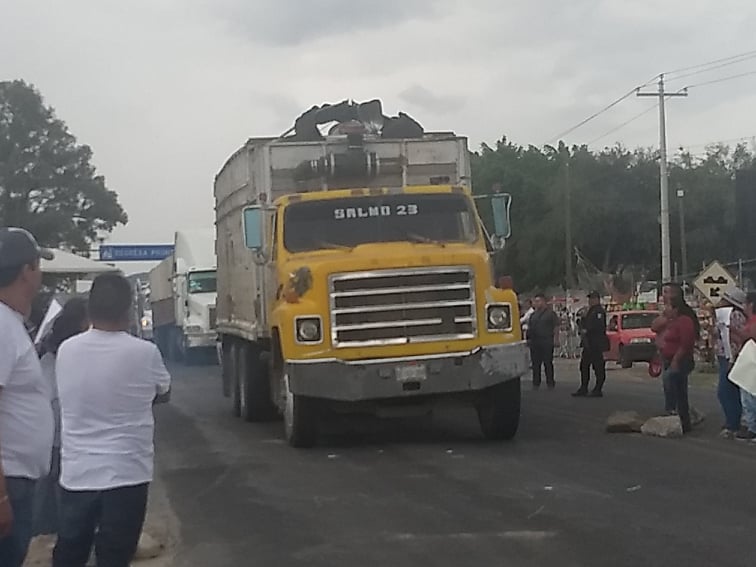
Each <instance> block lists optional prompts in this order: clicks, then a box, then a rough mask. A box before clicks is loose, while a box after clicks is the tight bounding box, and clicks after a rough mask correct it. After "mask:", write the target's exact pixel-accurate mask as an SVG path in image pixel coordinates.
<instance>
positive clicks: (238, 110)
mask: <svg viewBox="0 0 756 567" xmlns="http://www.w3.org/2000/svg"><path fill="white" fill-rule="evenodd" d="M755 29H756V2H754V1H753V0H664V1H663V2H662V1H660V0H569V1H568V0H529V1H527V0H468V1H466V2H463V1H461V0H382V1H375V0H369V1H368V0H365V1H363V0H296V1H295V0H133V1H131V2H123V1H119V2H115V1H111V0H86V1H85V0H65V1H60V0H58V1H54V0H38V1H34V2H24V1H21V0H0V79H15V78H20V79H24V80H26V81H28V82H31V83H33V84H34V85H35V86H36V87H37V88H38V89H39V90H40V91H41V92H42V94H43V96H44V97H45V100H46V102H47V103H48V104H50V105H51V106H53V107H54V108H55V109H56V111H57V114H58V116H59V117H60V118H62V119H63V120H65V121H66V123H67V124H68V126H69V128H70V130H71V132H72V133H73V134H74V135H75V136H77V138H78V139H79V141H80V142H83V143H87V144H89V145H91V146H92V148H93V151H94V161H95V164H96V166H97V168H98V171H99V172H100V173H102V174H103V175H105V177H106V179H107V182H108V186H109V187H110V188H111V189H113V190H115V191H117V192H118V194H119V196H120V199H121V202H122V204H123V205H124V207H125V208H126V210H127V212H128V214H129V217H130V222H129V224H128V226H127V227H125V228H120V229H118V230H117V231H116V232H115V233H114V234H113V235H112V237H111V239H110V241H111V242H135V243H136V242H142V243H148V242H155V243H160V242H169V241H170V240H171V237H172V233H173V231H174V230H176V229H177V228H183V227H191V226H208V227H209V226H212V220H213V210H212V207H213V200H212V180H213V176H214V175H215V173H217V171H218V170H219V168H220V167H221V165H222V164H223V162H224V161H225V159H226V158H227V157H228V156H229V155H230V154H231V153H232V152H233V151H234V150H235V149H237V148H238V147H239V146H240V145H241V144H242V143H243V142H244V141H245V140H246V138H248V137H251V136H265V135H277V134H280V133H282V132H283V131H284V130H286V129H287V128H288V127H289V126H290V125H291V124H292V121H293V119H294V118H295V117H296V116H297V115H298V114H299V113H300V112H302V111H303V110H305V109H306V108H308V107H310V106H312V105H313V104H321V103H323V102H337V101H339V100H342V99H344V98H353V99H355V100H358V101H359V100H367V99H371V98H376V97H377V98H381V99H382V100H383V103H384V111H385V112H386V113H387V114H395V113H396V112H398V111H405V112H408V113H409V114H411V115H412V116H414V117H415V118H416V119H417V120H418V121H420V122H421V123H422V124H423V125H424V126H425V127H426V129H444V130H448V129H452V130H455V131H456V132H457V133H458V134H463V135H467V136H468V137H469V138H470V144H471V146H472V147H473V148H475V147H478V146H479V144H480V143H481V142H484V141H485V142H488V143H491V144H493V143H494V142H495V141H496V140H497V139H499V138H500V137H501V136H502V135H506V136H507V137H509V138H510V139H512V140H514V141H516V142H519V143H523V144H528V143H533V144H542V143H544V142H546V141H547V140H549V139H551V138H552V137H554V136H555V135H556V134H558V133H560V132H562V131H564V130H566V129H568V128H569V127H570V126H573V125H574V124H576V123H577V122H579V121H580V120H581V119H583V118H585V117H587V116H589V115H590V114H591V113H592V112H594V111H596V110H599V109H600V108H602V107H603V106H605V105H606V104H607V103H609V102H611V101H612V100H614V99H615V98H617V97H618V96H620V95H621V94H623V93H625V92H627V91H629V90H630V89H631V88H633V87H634V86H635V85H637V84H639V83H643V82H646V81H648V80H649V79H651V78H652V77H653V76H654V75H655V74H658V73H660V72H662V71H669V70H673V69H678V68H680V67H685V66H688V65H695V64H698V63H703V62H706V61H710V60H713V59H718V58H721V57H727V56H730V55H734V54H737V53H741V52H745V51H750V50H754V49H756V36H754V30H755ZM752 70H756V59H750V60H749V61H746V62H744V63H741V64H739V65H732V66H729V67H725V68H722V69H718V70H714V71H712V72H710V73H708V74H703V75H698V76H694V77H690V78H689V79H682V80H679V81H677V82H673V83H672V84H671V87H672V88H680V87H682V86H685V84H688V83H696V82H702V81H705V80H709V79H716V78H719V77H727V76H730V75H733V74H737V73H741V72H748V71H752ZM755 89H756V75H755V76H750V77H743V78H741V79H738V80H733V81H728V82H724V83H721V84H715V85H710V86H702V87H700V88H696V89H692V90H691V91H690V96H689V97H688V98H687V99H676V100H673V101H671V102H670V103H669V104H668V115H669V116H668V118H669V120H668V123H669V141H670V148H674V147H676V146H679V145H681V144H684V145H690V146H692V149H693V150H694V151H701V150H702V149H703V145H704V144H705V143H706V142H710V141H717V140H730V139H734V138H740V137H746V136H752V135H756V120H755V117H756V116H755V113H754V109H755V108H756V94H754V91H755ZM652 104H653V100H651V99H637V98H635V97H631V98H629V99H628V100H626V101H624V102H623V103H622V104H620V105H618V106H617V107H616V108H615V109H613V111H611V112H608V113H606V114H604V115H602V116H601V117H600V118H599V119H597V120H595V121H593V122H591V123H590V124H588V125H586V126H585V127H583V128H581V129H578V130H577V131H576V132H574V133H573V134H571V135H569V136H568V137H567V140H568V141H569V142H571V143H573V142H574V143H584V142H589V141H591V140H593V139H595V138H596V137H598V136H600V135H601V134H603V133H604V132H606V131H607V130H610V129H611V128H613V127H615V126H617V125H618V124H621V123H622V122H623V121H626V120H628V119H629V118H631V117H633V116H634V115H636V114H638V113H639V112H642V111H643V109H644V108H646V107H648V106H651V105H652ZM657 140H658V126H657V114H656V113H655V112H649V113H648V114H646V115H645V116H643V117H642V118H641V119H638V120H636V121H635V122H633V123H632V124H630V125H628V126H626V127H625V128H622V129H620V130H618V131H617V132H616V133H614V134H612V135H611V136H609V137H607V138H604V139H602V140H600V141H599V142H598V143H597V145H598V146H601V145H605V144H611V143H613V142H614V141H622V142H623V143H625V144H627V145H629V146H636V145H644V146H651V145H655V144H656V143H657Z"/></svg>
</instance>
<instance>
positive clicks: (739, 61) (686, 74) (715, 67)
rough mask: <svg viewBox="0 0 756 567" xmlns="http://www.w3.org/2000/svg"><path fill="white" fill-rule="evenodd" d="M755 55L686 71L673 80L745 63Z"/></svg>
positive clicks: (755, 55)
mask: <svg viewBox="0 0 756 567" xmlns="http://www.w3.org/2000/svg"><path fill="white" fill-rule="evenodd" d="M754 57H756V54H754V55H751V56H749V57H744V58H742V59H738V60H737V61H730V62H729V63H722V64H721V65H715V66H714V67H708V68H706V69H700V70H698V71H691V72H690V73H685V74H684V75H680V76H678V77H674V78H672V81H679V80H682V79H685V78H687V77H694V76H695V75H701V74H702V73H709V72H711V71H716V70H717V69H722V68H723V67H729V66H730V65H735V64H737V63H743V62H745V61H748V60H749V59H753V58H754Z"/></svg>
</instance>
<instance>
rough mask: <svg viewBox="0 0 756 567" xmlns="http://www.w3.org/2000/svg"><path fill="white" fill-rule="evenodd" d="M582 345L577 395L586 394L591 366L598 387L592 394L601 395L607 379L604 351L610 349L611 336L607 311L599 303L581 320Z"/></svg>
mask: <svg viewBox="0 0 756 567" xmlns="http://www.w3.org/2000/svg"><path fill="white" fill-rule="evenodd" d="M580 334H581V337H582V341H581V346H582V347H583V353H582V356H581V357H580V389H579V390H578V391H577V392H575V395H578V396H586V395H589V394H588V384H589V383H590V381H591V368H593V372H594V373H595V374H596V387H595V388H594V389H593V391H592V392H591V394H590V395H591V396H596V397H600V396H601V395H602V394H601V390H602V388H603V387H604V382H605V381H606V363H605V361H604V353H605V352H606V351H608V350H609V338H608V337H607V336H606V311H605V310H604V308H603V307H602V306H601V305H600V304H599V305H593V306H592V307H591V308H590V309H588V312H587V313H586V314H585V316H584V317H583V318H582V319H581V321H580Z"/></svg>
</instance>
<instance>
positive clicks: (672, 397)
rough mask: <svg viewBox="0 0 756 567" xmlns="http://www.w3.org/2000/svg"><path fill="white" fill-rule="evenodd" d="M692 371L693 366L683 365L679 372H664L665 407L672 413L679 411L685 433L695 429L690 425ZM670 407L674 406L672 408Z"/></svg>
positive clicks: (669, 369) (670, 370) (668, 370)
mask: <svg viewBox="0 0 756 567" xmlns="http://www.w3.org/2000/svg"><path fill="white" fill-rule="evenodd" d="M691 371H692V365H689V364H687V363H683V364H682V365H681V368H680V369H679V370H676V371H673V370H672V369H671V368H667V370H666V371H665V372H664V377H663V383H664V398H665V405H666V406H668V407H667V409H668V410H670V411H677V415H678V416H679V417H680V423H681V424H682V430H683V433H688V432H690V430H691V429H692V428H693V427H692V425H691V423H690V405H689V403H688V377H689V376H690V373H691ZM670 406H672V407H671V408H670Z"/></svg>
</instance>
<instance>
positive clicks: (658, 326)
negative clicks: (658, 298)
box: [651, 315, 669, 335]
mask: <svg viewBox="0 0 756 567" xmlns="http://www.w3.org/2000/svg"><path fill="white" fill-rule="evenodd" d="M668 324H669V319H667V318H666V317H665V316H664V315H659V316H658V317H657V318H656V319H654V320H653V322H652V323H651V330H652V331H653V332H654V333H656V334H657V335H658V334H659V333H662V332H664V329H666V328H667V325H668Z"/></svg>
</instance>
